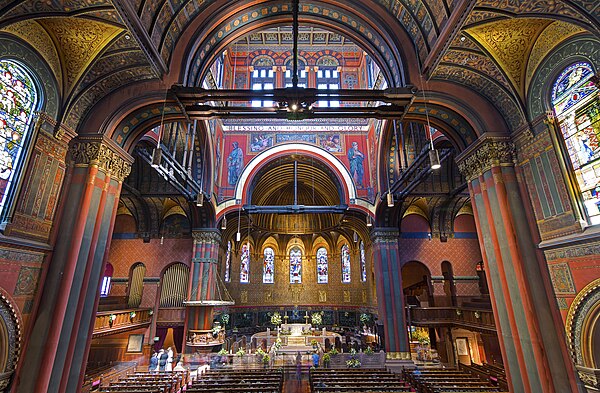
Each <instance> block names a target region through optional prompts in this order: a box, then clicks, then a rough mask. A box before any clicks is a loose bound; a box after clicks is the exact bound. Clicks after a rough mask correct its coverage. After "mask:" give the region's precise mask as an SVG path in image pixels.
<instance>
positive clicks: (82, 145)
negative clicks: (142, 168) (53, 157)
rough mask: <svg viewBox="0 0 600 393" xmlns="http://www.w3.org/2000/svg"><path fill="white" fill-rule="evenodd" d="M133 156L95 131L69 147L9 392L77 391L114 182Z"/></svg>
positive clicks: (116, 191)
mask: <svg viewBox="0 0 600 393" xmlns="http://www.w3.org/2000/svg"><path fill="white" fill-rule="evenodd" d="M132 162H133V159H132V158H131V157H130V156H129V155H128V154H127V153H126V152H125V151H123V150H122V149H121V148H120V147H118V146H117V145H116V144H114V142H112V141H111V140H109V139H106V138H104V137H102V136H89V137H79V138H77V139H75V140H73V141H72V142H71V145H70V147H69V171H70V174H69V176H68V177H67V178H70V182H69V184H66V185H65V187H64V188H63V193H62V195H61V203H62V204H63V208H62V215H61V218H60V221H59V222H57V223H56V224H55V225H57V226H58V231H57V233H58V234H57V237H56V243H55V245H54V249H53V252H52V257H51V260H50V262H49V264H48V266H46V269H47V276H46V279H45V281H44V283H43V286H42V287H41V290H40V293H39V296H41V299H40V306H39V308H38V311H37V313H36V315H35V317H34V322H33V324H34V325H33V328H32V332H31V336H30V337H31V338H30V340H29V342H28V345H27V348H26V349H25V355H24V359H23V373H22V375H21V378H20V379H19V381H17V386H16V390H15V391H17V392H42V391H43V392H77V391H79V390H80V389H81V384H82V381H83V375H84V372H85V366H86V362H87V355H88V352H89V347H90V341H91V340H90V336H91V332H92V330H93V325H94V320H95V313H96V308H95V305H96V304H97V303H96V302H97V298H98V296H99V288H100V282H101V279H102V273H103V272H104V267H105V263H106V260H105V258H104V256H105V253H106V252H107V244H108V242H109V239H110V238H111V236H112V230H113V225H114V216H115V215H116V206H117V205H118V201H119V195H120V192H121V185H122V182H123V180H124V178H125V177H126V176H127V175H128V174H129V171H130V168H131V163H132Z"/></svg>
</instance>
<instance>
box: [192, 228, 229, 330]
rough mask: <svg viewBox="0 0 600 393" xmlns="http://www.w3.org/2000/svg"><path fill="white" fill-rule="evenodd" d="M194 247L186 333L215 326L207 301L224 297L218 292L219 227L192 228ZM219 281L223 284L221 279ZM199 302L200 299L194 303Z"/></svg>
mask: <svg viewBox="0 0 600 393" xmlns="http://www.w3.org/2000/svg"><path fill="white" fill-rule="evenodd" d="M192 236H193V238H194V250H193V252H192V264H191V268H190V280H189V284H188V301H187V308H186V315H185V330H186V331H185V334H184V337H186V338H185V339H186V340H187V331H188V330H202V329H210V328H212V319H213V308H214V306H213V305H207V304H202V303H204V302H210V301H216V300H222V299H220V298H218V293H217V280H218V275H217V269H218V262H219V260H218V257H219V244H220V242H221V235H220V234H219V232H218V231H217V230H216V229H202V230H193V231H192ZM219 285H223V283H222V282H220V281H219ZM194 302H197V303H194Z"/></svg>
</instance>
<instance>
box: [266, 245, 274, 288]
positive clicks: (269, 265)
mask: <svg viewBox="0 0 600 393" xmlns="http://www.w3.org/2000/svg"><path fill="white" fill-rule="evenodd" d="M263 256H264V258H263V284H273V282H274V279H275V251H273V249H272V248H271V247H267V248H265V251H264V252H263Z"/></svg>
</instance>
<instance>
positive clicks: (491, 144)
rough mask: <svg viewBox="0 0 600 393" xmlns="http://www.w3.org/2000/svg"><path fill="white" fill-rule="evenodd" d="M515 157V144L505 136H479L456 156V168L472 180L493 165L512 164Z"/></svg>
mask: <svg viewBox="0 0 600 393" xmlns="http://www.w3.org/2000/svg"><path fill="white" fill-rule="evenodd" d="M515 159H516V154H515V146H514V144H513V143H512V142H511V141H510V139H508V138H506V137H486V138H483V139H482V138H480V140H479V141H478V142H476V143H475V144H474V145H473V146H471V147H470V148H469V149H468V150H466V151H465V152H463V153H462V154H461V155H460V156H458V157H457V158H456V162H457V164H458V169H459V170H460V172H461V173H462V174H463V175H464V176H465V177H466V178H467V180H468V181H471V180H473V179H474V178H476V177H478V176H479V175H481V174H483V173H484V172H486V171H488V170H490V169H491V168H492V167H493V166H501V165H513V164H514V162H515Z"/></svg>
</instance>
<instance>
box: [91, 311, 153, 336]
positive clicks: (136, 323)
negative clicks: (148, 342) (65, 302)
mask: <svg viewBox="0 0 600 393" xmlns="http://www.w3.org/2000/svg"><path fill="white" fill-rule="evenodd" d="M151 321H152V310H151V309H149V308H130V309H126V310H113V311H100V312H98V313H96V321H95V323H94V332H93V334H92V337H93V338H96V337H100V336H107V335H109V334H115V333H120V332H124V331H127V330H133V329H138V328H141V327H145V326H148V325H150V322H151Z"/></svg>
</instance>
